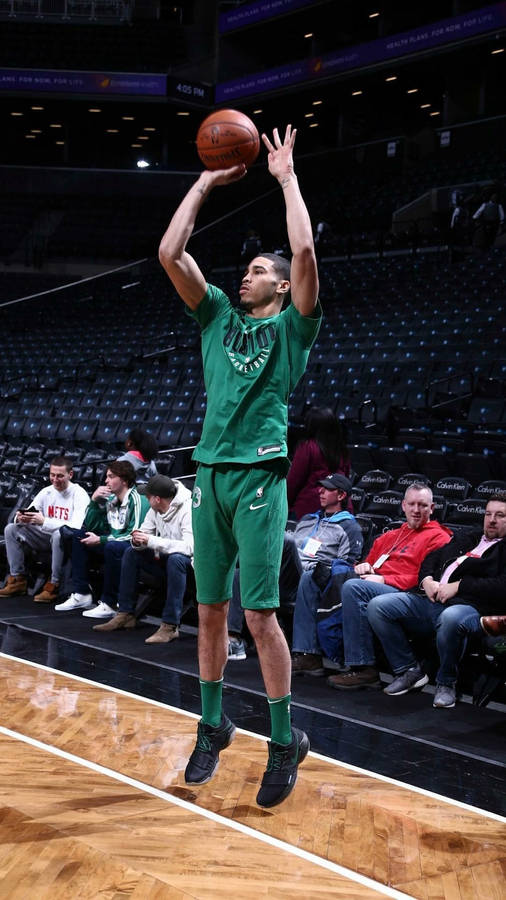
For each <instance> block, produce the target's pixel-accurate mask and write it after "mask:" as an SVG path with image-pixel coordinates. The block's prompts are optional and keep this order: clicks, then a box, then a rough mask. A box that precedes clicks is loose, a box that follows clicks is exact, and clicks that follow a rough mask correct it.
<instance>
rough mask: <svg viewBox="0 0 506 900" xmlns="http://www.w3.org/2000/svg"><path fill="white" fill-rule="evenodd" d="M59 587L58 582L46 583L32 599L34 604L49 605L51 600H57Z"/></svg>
mask: <svg viewBox="0 0 506 900" xmlns="http://www.w3.org/2000/svg"><path fill="white" fill-rule="evenodd" d="M59 587H60V586H59V584H58V582H53V581H46V583H45V585H44V587H43V588H42V590H41V591H40V593H39V594H35V597H34V598H33V599H34V600H35V603H51V601H52V600H57V599H58V589H59Z"/></svg>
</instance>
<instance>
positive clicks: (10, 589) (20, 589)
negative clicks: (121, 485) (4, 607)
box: [0, 575, 28, 597]
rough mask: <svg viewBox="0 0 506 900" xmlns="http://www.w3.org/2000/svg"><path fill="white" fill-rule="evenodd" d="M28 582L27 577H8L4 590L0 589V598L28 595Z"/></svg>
mask: <svg viewBox="0 0 506 900" xmlns="http://www.w3.org/2000/svg"><path fill="white" fill-rule="evenodd" d="M27 587H28V582H27V580H26V576H25V575H8V576H7V581H6V582H5V585H4V587H3V588H0V597H14V596H15V595H16V594H26V589H27Z"/></svg>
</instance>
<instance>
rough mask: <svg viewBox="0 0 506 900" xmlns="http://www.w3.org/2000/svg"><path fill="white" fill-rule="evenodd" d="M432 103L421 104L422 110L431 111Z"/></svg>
mask: <svg viewBox="0 0 506 900" xmlns="http://www.w3.org/2000/svg"><path fill="white" fill-rule="evenodd" d="M430 106H432V103H420V109H429V107H430Z"/></svg>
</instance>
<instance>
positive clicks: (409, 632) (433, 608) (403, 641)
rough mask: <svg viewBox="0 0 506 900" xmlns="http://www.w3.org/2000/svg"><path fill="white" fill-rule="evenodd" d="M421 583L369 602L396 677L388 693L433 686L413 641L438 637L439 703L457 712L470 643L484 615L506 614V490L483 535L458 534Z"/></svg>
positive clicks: (493, 505) (491, 508)
mask: <svg viewBox="0 0 506 900" xmlns="http://www.w3.org/2000/svg"><path fill="white" fill-rule="evenodd" d="M419 584H420V589H419V590H417V591H413V592H410V593H405V592H403V591H401V592H399V593H397V594H390V595H387V596H385V595H383V596H382V597H376V598H375V599H372V600H371V601H370V603H369V609H368V619H369V624H370V625H371V627H372V629H373V631H374V633H375V634H376V635H377V637H378V638H379V639H380V641H381V644H382V646H383V650H384V651H385V654H386V657H387V659H388V662H389V663H390V665H391V667H392V672H393V673H394V676H395V677H394V680H393V681H392V682H391V684H389V685H388V686H387V687H386V688H385V694H389V695H390V696H393V697H396V696H399V695H400V694H406V693H407V692H408V691H411V690H413V688H415V687H420V686H422V684H426V683H427V681H428V680H429V679H428V676H427V675H426V674H425V673H424V672H423V670H422V667H421V665H420V662H419V661H418V660H417V658H416V656H415V653H414V650H413V647H412V645H411V643H410V640H409V638H410V637H414V636H416V637H423V638H431V637H433V635H434V634H436V641H437V650H438V654H439V661H440V666H439V670H438V672H437V676H436V693H435V696H434V702H433V705H434V706H435V707H436V708H449V707H453V706H455V702H456V696H457V694H456V684H457V676H458V670H459V663H460V660H461V659H462V657H463V655H464V652H465V650H466V647H467V644H468V642H469V640H471V639H475V638H476V636H479V637H482V636H483V632H482V630H481V628H480V618H481V617H485V618H486V617H488V616H490V617H493V616H496V615H497V614H498V613H504V612H505V611H506V493H505V492H503V493H497V494H494V495H493V496H492V497H490V499H489V500H488V503H487V506H486V510H485V517H484V523H483V532H477V533H476V534H474V535H472V536H469V535H467V536H464V535H462V534H457V535H455V536H454V537H453V539H452V540H451V541H450V542H449V543H448V544H445V545H444V546H443V547H440V548H439V550H434V551H433V552H432V553H430V554H429V555H428V556H427V557H426V558H425V559H424V561H423V563H422V565H421V568H420V574H419ZM422 592H424V593H422ZM503 618H504V616H503Z"/></svg>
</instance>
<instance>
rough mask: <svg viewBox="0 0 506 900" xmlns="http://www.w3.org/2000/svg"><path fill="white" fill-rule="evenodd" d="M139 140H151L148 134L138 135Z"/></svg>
mask: <svg viewBox="0 0 506 900" xmlns="http://www.w3.org/2000/svg"><path fill="white" fill-rule="evenodd" d="M137 140H138V141H149V138H148V136H147V134H138V135H137Z"/></svg>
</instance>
